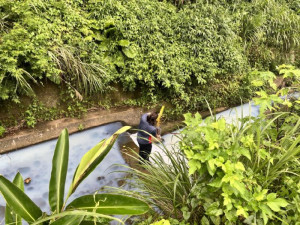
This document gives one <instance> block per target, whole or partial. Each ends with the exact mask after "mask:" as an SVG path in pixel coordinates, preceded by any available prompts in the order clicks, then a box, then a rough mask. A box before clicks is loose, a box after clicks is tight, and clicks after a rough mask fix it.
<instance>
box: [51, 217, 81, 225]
mask: <svg viewBox="0 0 300 225" xmlns="http://www.w3.org/2000/svg"><path fill="white" fill-rule="evenodd" d="M83 218H84V216H64V217H62V218H59V219H58V220H56V221H54V222H53V223H50V224H51V225H79V224H81V221H82V220H83Z"/></svg>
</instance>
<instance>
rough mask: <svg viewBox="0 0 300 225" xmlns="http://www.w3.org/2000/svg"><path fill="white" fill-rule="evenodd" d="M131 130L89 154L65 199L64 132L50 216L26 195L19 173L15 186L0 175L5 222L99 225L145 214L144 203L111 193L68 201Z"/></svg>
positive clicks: (54, 174) (55, 162) (57, 151)
mask: <svg viewBox="0 0 300 225" xmlns="http://www.w3.org/2000/svg"><path fill="white" fill-rule="evenodd" d="M129 128H130V127H128V126H125V127H123V128H121V129H119V130H118V131H117V132H115V133H114V134H113V135H112V136H111V137H110V138H108V139H104V140H102V141H101V142H99V143H98V144H97V145H96V146H95V147H93V148H92V149H91V150H90V151H88V152H87V153H86V154H85V155H84V156H83V158H82V160H81V162H80V163H79V165H78V167H77V169H76V172H75V174H74V177H73V181H72V183H71V186H70V189H69V193H68V195H67V197H66V199H64V189H65V181H66V175H67V169H68V157H69V137H68V131H67V130H66V129H65V130H63V131H62V133H61V135H60V137H59V139H58V141H57V144H56V148H55V152H54V156H53V160H52V172H51V178H50V183H49V204H50V208H51V211H52V214H51V215H47V214H45V213H43V212H42V211H41V209H40V208H39V207H38V206H37V205H36V204H35V203H34V202H33V201H32V200H31V199H30V198H29V197H28V196H27V195H26V194H25V193H24V192H23V191H24V187H23V186H22V185H23V182H22V180H23V179H22V177H21V175H20V174H17V176H16V178H15V180H14V182H13V183H11V182H10V181H9V180H7V179H6V178H5V177H3V176H0V191H1V193H2V195H3V196H4V198H5V200H6V202H7V208H6V221H11V222H13V223H14V224H20V218H23V219H24V220H26V221H27V222H28V223H29V224H33V225H37V224H60V225H63V224H84V223H85V221H93V222H94V223H96V222H97V221H98V218H108V219H114V220H118V221H119V222H120V223H123V222H122V221H121V220H119V219H117V218H114V217H111V216H109V215H114V214H119V215H137V214H142V213H145V212H146V211H147V210H148V205H147V204H146V203H144V202H143V201H141V200H138V199H135V198H132V197H127V196H121V195H112V194H94V195H85V196H81V197H79V198H77V199H75V200H73V201H72V202H71V203H70V204H68V205H67V201H68V198H69V197H70V195H71V194H72V193H73V192H74V191H75V190H76V188H77V187H78V185H79V184H80V183H81V182H82V181H83V180H84V179H85V178H86V177H87V176H88V175H89V174H90V173H91V172H92V171H93V170H94V169H95V168H96V166H97V165H98V164H99V163H100V162H101V161H102V160H103V159H104V157H105V156H106V155H107V153H108V152H109V151H110V149H111V148H112V146H113V144H114V143H115V141H116V139H117V137H118V136H119V134H121V133H123V132H125V131H126V130H128V129H129Z"/></svg>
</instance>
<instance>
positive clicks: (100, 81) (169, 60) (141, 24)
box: [0, 0, 300, 110]
mask: <svg viewBox="0 0 300 225" xmlns="http://www.w3.org/2000/svg"><path fill="white" fill-rule="evenodd" d="M173 3H175V5H174V4H173ZM298 3H299V2H298V1H284V0H280V1H275V0H255V1H244V0H239V1H225V0H218V1H209V0H198V1H170V2H165V1H156V0H155V1H148V0H130V1H117V0H110V1H106V0H105V1H82V0H69V1H61V0H60V1H54V0H51V1H44V0H33V1H29V0H26V1H21V0H16V1H15V0H1V1H0V99H2V100H5V99H12V100H13V101H15V102H18V101H19V96H20V94H27V95H33V90H32V84H33V83H34V82H36V83H39V84H40V85H42V84H43V83H45V82H47V80H51V81H52V82H55V83H57V84H61V83H64V84H66V85H67V86H69V88H71V89H72V90H73V91H74V92H75V93H76V96H78V97H79V98H81V97H82V95H83V94H85V95H88V94H91V93H95V92H100V91H105V90H107V89H108V88H109V87H110V86H111V85H112V84H116V83H119V84H121V86H122V87H123V88H124V89H126V90H138V91H140V92H141V93H142V94H141V96H142V99H143V101H144V102H149V101H150V102H155V101H157V100H166V99H168V98H166V97H168V96H172V100H167V101H170V102H171V103H172V104H174V105H177V107H178V110H180V109H182V108H184V107H185V108H190V109H199V108H201V107H205V101H204V99H205V98H206V99H208V100H209V101H210V102H211V103H212V104H215V105H216V106H218V105H226V104H235V103H238V102H239V101H240V97H242V98H243V97H248V96H249V94H250V93H251V90H249V88H248V87H247V85H248V75H247V74H248V70H249V68H250V67H254V66H257V67H260V68H262V67H264V68H269V67H271V68H272V65H273V64H274V63H277V61H284V62H286V61H292V62H295V63H297V60H299V59H298V58H297V57H298V54H297V53H298V52H299V32H300V29H299V21H300V19H299V18H300V17H299V4H298ZM176 6H179V9H178V8H177V7H176ZM221 96H222V97H221ZM239 96H240V97H239ZM182 103H184V104H182Z"/></svg>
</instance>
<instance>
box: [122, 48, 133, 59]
mask: <svg viewBox="0 0 300 225" xmlns="http://www.w3.org/2000/svg"><path fill="white" fill-rule="evenodd" d="M122 51H123V53H124V54H125V55H126V56H127V57H128V58H131V59H133V58H134V57H135V56H136V54H137V52H136V49H135V48H134V47H132V46H131V47H122Z"/></svg>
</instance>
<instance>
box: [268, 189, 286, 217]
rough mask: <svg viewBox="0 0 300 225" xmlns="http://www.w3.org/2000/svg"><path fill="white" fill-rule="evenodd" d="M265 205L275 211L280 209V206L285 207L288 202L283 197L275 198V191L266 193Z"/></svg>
mask: <svg viewBox="0 0 300 225" xmlns="http://www.w3.org/2000/svg"><path fill="white" fill-rule="evenodd" d="M267 200H268V201H267V205H268V206H269V207H270V208H271V209H272V210H273V211H275V212H279V211H280V207H286V206H287V205H288V202H287V201H286V200H285V199H283V198H276V194H275V193H271V194H268V196H267Z"/></svg>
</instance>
